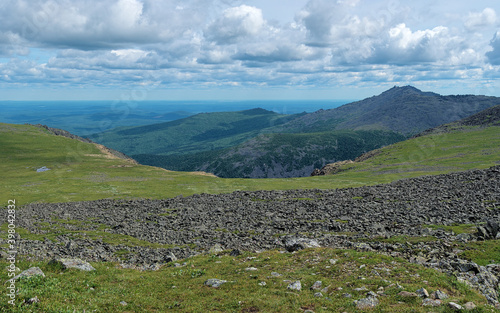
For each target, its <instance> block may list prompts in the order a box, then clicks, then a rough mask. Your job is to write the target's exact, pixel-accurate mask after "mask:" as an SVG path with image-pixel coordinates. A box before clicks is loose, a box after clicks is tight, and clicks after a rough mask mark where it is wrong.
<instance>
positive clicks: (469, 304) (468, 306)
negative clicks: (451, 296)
mask: <svg viewBox="0 0 500 313" xmlns="http://www.w3.org/2000/svg"><path fill="white" fill-rule="evenodd" d="M464 308H465V309H466V310H474V309H475V308H476V305H475V304H474V302H471V301H469V302H467V303H466V304H464Z"/></svg>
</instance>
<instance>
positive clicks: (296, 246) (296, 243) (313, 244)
mask: <svg viewBox="0 0 500 313" xmlns="http://www.w3.org/2000/svg"><path fill="white" fill-rule="evenodd" d="M284 243H285V249H286V250H287V251H288V252H294V251H298V250H302V249H306V248H319V247H320V245H319V243H318V242H317V241H316V240H315V239H310V238H296V237H289V238H287V239H285V242H284Z"/></svg>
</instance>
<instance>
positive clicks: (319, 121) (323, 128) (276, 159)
mask: <svg viewBox="0 0 500 313" xmlns="http://www.w3.org/2000/svg"><path fill="white" fill-rule="evenodd" d="M495 105H500V98H498V97H488V96H475V95H456V96H442V95H439V94H437V93H434V92H424V91H421V90H419V89H417V88H415V87H412V86H404V87H396V86H395V87H393V88H391V89H389V90H387V91H384V92H382V93H381V94H380V95H376V96H373V97H370V98H367V99H364V100H361V101H356V102H352V103H348V104H345V105H343V106H340V107H338V108H335V109H329V110H319V111H316V112H313V113H302V114H295V115H283V114H278V113H275V112H271V111H267V110H264V109H253V110H245V111H238V112H220V113H205V114H198V115H194V116H191V117H188V118H185V119H181V120H176V121H173V122H167V123H160V124H153V125H147V126H140V127H128V128H117V129H113V130H110V131H108V132H104V133H100V134H96V135H95V137H92V139H93V140H94V141H97V142H99V143H102V144H104V145H106V146H109V147H111V148H113V149H116V150H119V151H122V152H124V153H126V154H127V155H130V156H132V157H133V158H134V159H136V160H138V161H139V162H141V163H143V164H147V165H153V166H160V167H163V168H166V169H170V170H183V171H209V172H213V173H214V174H215V175H218V176H221V177H253V178H261V177H292V176H307V175H309V173H310V172H311V170H312V169H313V168H318V167H321V166H323V165H325V164H327V163H331V162H336V161H343V160H346V159H354V158H356V157H358V156H359V155H361V154H363V153H365V152H367V151H370V150H372V149H376V148H380V147H383V146H385V145H389V144H392V143H394V142H397V141H401V140H404V139H406V138H408V137H410V136H412V135H415V134H417V133H420V132H422V131H424V130H426V129H429V128H432V127H436V126H439V125H442V124H446V123H450V122H453V121H455V120H459V119H462V118H465V117H468V116H470V115H472V114H474V113H477V112H480V111H482V110H484V109H487V108H489V107H492V106H495ZM338 140H340V141H341V142H343V145H342V146H341V149H337V148H336V144H335V143H336V142H338ZM307 162H309V163H308V164H306V163H307Z"/></svg>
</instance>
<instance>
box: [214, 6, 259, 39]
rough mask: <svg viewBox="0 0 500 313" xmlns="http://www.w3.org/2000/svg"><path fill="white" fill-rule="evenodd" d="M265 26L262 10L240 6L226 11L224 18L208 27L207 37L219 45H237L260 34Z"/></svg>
mask: <svg viewBox="0 0 500 313" xmlns="http://www.w3.org/2000/svg"><path fill="white" fill-rule="evenodd" d="M264 24H265V21H264V18H263V16H262V10H260V9H258V8H256V7H252V6H248V5H240V6H238V7H233V8H228V9H226V10H224V12H223V14H222V16H221V17H219V18H218V19H217V20H215V21H214V22H213V23H212V24H210V25H209V26H208V28H207V31H206V36H207V38H208V39H209V40H213V41H215V42H217V43H218V44H231V43H236V42H237V41H238V40H240V39H245V38H246V37H249V36H255V35H257V34H259V32H260V30H261V29H262V27H263V26H264Z"/></svg>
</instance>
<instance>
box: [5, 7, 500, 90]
mask: <svg viewBox="0 0 500 313" xmlns="http://www.w3.org/2000/svg"><path fill="white" fill-rule="evenodd" d="M297 1H298V0H297ZM297 1H294V3H295V5H297V4H296V2H297ZM266 3H267V2H266V1H261V0H259V1H252V0H184V1H181V0H161V1H160V0H100V1H97V0H86V1H71V0H3V1H1V4H0V20H1V21H2V22H1V23H0V57H2V58H3V59H2V60H3V61H0V82H1V81H3V82H7V81H8V82H9V83H10V82H15V81H18V82H23V83H29V82H30V80H31V82H33V83H35V82H36V83H39V84H70V85H71V84H74V85H78V86H81V85H93V84H95V85H98V86H108V85H109V86H120V85H127V84H138V85H141V84H143V83H144V82H146V81H163V84H164V85H163V86H165V85H168V86H178V85H190V84H191V85H210V86H222V85H239V86H264V85H265V86H294V85H295V84H296V85H297V86H299V85H300V86H314V85H317V86H331V85H345V84H356V83H367V82H369V81H372V82H378V83H380V84H382V83H383V82H391V83H398V82H406V83H411V80H412V79H415V80H419V81H425V80H426V79H428V80H433V81H434V80H439V79H443V80H453V79H462V80H463V79H467V77H470V78H471V79H479V78H478V77H480V76H481V75H489V77H493V76H494V75H493V74H491V73H494V72H495V71H496V70H500V68H499V67H498V66H499V65H500V39H499V38H500V34H499V33H497V34H496V35H495V36H494V38H493V39H491V34H492V33H495V32H496V31H497V30H498V26H499V24H498V23H499V19H498V16H497V13H496V12H495V10H494V9H491V7H493V6H492V5H491V4H489V5H488V6H489V7H490V8H488V7H485V8H484V9H483V8H480V9H476V7H477V5H472V4H471V5H466V4H465V3H463V4H462V5H463V6H465V7H466V8H465V9H460V8H457V9H456V11H454V12H453V13H449V14H444V12H440V13H442V14H441V15H440V14H437V12H432V13H433V14H430V15H429V18H428V19H425V18H421V16H422V12H426V11H427V9H428V8H426V7H425V4H417V3H416V2H412V3H411V4H410V3H409V2H404V3H403V2H398V1H392V0H387V1H385V0H384V1H382V0H381V1H369V0H310V1H307V0H303V3H304V5H303V7H302V9H301V10H297V12H296V15H295V19H294V20H291V14H290V12H287V16H289V17H290V18H289V20H288V21H285V20H283V19H279V18H272V17H271V20H270V21H268V20H266V19H265V17H266V16H269V15H266V12H268V11H266V10H269V8H272V9H276V7H277V4H276V2H273V3H272V4H268V6H266ZM283 5H286V4H283ZM471 7H472V8H473V9H474V10H472V9H471ZM433 8H434V7H433ZM469 12H472V13H469ZM438 13H439V12H438ZM272 16H279V12H273V14H272ZM439 16H443V18H440V17H439ZM490 39H491V40H490ZM42 50H43V52H44V53H45V56H52V57H51V58H50V60H48V57H41V58H40V57H39V58H38V59H37V56H36V55H37V51H38V52H39V51H42ZM30 51H33V52H32V54H31V55H30ZM6 58H7V59H13V60H6ZM1 62H3V63H1ZM151 77H154V79H151ZM495 77H496V76H495ZM121 82H122V83H121Z"/></svg>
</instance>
